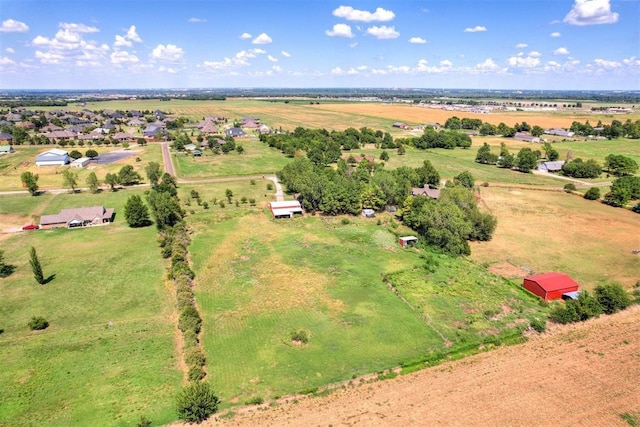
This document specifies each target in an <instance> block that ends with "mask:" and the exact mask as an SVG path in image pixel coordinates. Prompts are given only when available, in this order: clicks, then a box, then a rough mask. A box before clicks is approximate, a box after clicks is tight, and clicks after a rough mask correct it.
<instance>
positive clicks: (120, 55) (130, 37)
mask: <svg viewBox="0 0 640 427" xmlns="http://www.w3.org/2000/svg"><path fill="white" fill-rule="evenodd" d="M639 17H640V2H639V1H638V0H420V1H419V0H401V1H389V0H387V1H332V0H273V1H267V0H248V1H242V0H236V1H230V0H229V1H227V0H210V1H205V0H200V1H195V0H173V1H168V0H166V1H152V0H128V1H119V0H113V1H86V0H84V1H77V0H76V1H72V0H56V1H49V0H46V1H45V0H0V88H1V89H117V88H132V89H135V88H206V87H216V88H218V87H385V88H392V87H396V88H410V87H416V88H484V89H567V90H616V89H620V90H640V18H639Z"/></svg>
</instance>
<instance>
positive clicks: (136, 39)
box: [127, 25, 142, 43]
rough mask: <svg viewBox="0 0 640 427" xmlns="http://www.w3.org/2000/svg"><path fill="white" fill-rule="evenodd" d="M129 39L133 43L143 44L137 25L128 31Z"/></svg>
mask: <svg viewBox="0 0 640 427" xmlns="http://www.w3.org/2000/svg"><path fill="white" fill-rule="evenodd" d="M127 39H129V40H132V41H134V42H137V43H142V39H141V38H140V36H139V35H138V33H137V32H136V26H135V25H132V26H131V27H129V29H128V30H127Z"/></svg>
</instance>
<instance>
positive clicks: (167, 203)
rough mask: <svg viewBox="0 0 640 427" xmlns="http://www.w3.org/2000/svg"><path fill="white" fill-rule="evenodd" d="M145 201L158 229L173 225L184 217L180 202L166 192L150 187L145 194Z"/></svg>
mask: <svg viewBox="0 0 640 427" xmlns="http://www.w3.org/2000/svg"><path fill="white" fill-rule="evenodd" d="M147 202H148V203H149V207H150V208H151V213H152V214H153V216H154V218H155V220H156V227H157V228H158V230H163V229H165V228H167V227H173V226H174V225H176V224H177V223H178V222H180V221H181V220H182V218H183V217H184V211H183V210H182V208H181V207H180V202H179V201H178V199H177V198H176V197H174V196H172V195H171V194H169V193H168V192H165V191H159V190H158V189H152V190H151V191H149V194H148V195H147Z"/></svg>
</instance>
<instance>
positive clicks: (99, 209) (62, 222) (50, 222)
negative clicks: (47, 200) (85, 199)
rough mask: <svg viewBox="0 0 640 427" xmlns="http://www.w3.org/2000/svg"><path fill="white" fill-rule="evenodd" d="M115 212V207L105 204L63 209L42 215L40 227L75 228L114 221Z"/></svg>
mask: <svg viewBox="0 0 640 427" xmlns="http://www.w3.org/2000/svg"><path fill="white" fill-rule="evenodd" d="M114 213H115V212H114V209H113V208H105V207H104V206H91V207H86V208H85V207H82V208H71V209H62V211H60V213H59V214H55V215H42V217H40V228H57V227H67V228H75V227H87V226H91V225H102V224H108V223H110V222H113V217H114Z"/></svg>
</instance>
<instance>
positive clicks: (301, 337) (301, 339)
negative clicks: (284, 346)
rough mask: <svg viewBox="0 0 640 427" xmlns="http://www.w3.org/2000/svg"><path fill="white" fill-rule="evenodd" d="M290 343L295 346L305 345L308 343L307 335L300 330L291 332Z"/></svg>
mask: <svg viewBox="0 0 640 427" xmlns="http://www.w3.org/2000/svg"><path fill="white" fill-rule="evenodd" d="M291 341H292V342H293V343H297V344H307V343H308V342H309V335H308V334H307V332H306V331H304V330H302V329H300V330H297V331H293V332H291Z"/></svg>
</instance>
